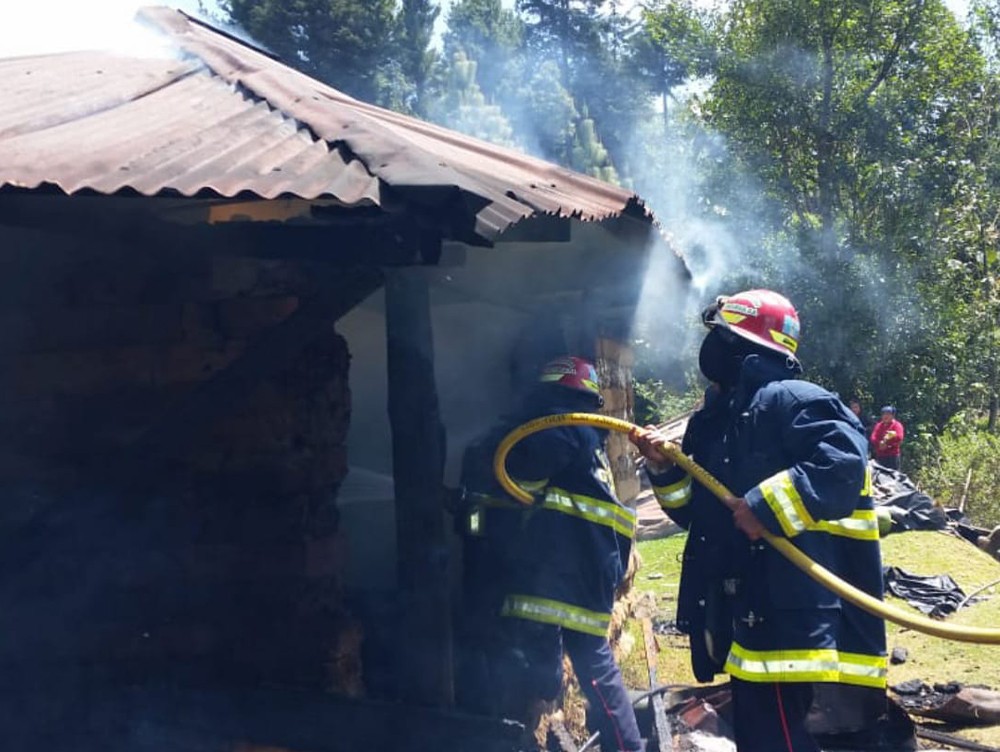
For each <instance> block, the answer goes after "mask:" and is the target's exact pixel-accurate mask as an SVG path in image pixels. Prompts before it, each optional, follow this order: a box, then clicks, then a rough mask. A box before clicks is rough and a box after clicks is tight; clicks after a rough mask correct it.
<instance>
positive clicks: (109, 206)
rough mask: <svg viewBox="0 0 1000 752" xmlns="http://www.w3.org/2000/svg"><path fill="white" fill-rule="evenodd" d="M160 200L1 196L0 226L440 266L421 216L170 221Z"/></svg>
mask: <svg viewBox="0 0 1000 752" xmlns="http://www.w3.org/2000/svg"><path fill="white" fill-rule="evenodd" d="M155 201H156V199H138V198H137V199H132V200H131V201H126V200H124V199H117V200H115V199H107V201H106V202H105V203H98V202H96V201H95V200H94V199H93V198H90V197H76V196H20V195H0V225H7V226H10V227H20V228H27V229H36V230H42V231H44V232H52V233H56V234H62V235H68V236H71V237H86V238H87V239H88V240H89V241H91V242H97V243H103V244H106V245H108V246H109V247H111V248H114V247H116V246H117V247H120V248H122V249H123V250H128V251H132V252H135V251H141V252H142V253H143V254H146V255H154V256H156V255H158V256H163V257H166V258H176V257H178V256H191V255H197V256H204V255H237V256H248V257H251V258H262V259H284V260H290V261H312V262H316V263H322V264H325V265H333V266H338V267H352V266H358V265H369V266H402V265H407V264H415V263H437V262H438V259H439V257H440V252H441V231H440V230H439V229H435V228H433V227H428V226H427V225H426V223H425V222H423V221H422V220H423V219H424V218H422V217H415V216H412V215H389V214H382V219H381V220H380V221H375V220H374V219H373V218H372V216H371V211H370V208H367V207H366V208H364V209H363V210H358V215H357V217H358V221H356V222H353V223H351V222H346V221H345V220H344V219H343V218H340V219H338V222H337V223H336V224H333V225H330V224H324V223H295V222H289V223H282V222H252V221H245V222H226V223H219V224H215V225H209V224H207V223H206V222H201V223H195V224H177V223H173V222H168V221H165V220H164V219H163V218H162V217H161V216H160V215H159V214H158V213H157V212H156V211H155V209H154V208H153V207H154V206H155Z"/></svg>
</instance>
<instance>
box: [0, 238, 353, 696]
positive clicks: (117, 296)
mask: <svg viewBox="0 0 1000 752" xmlns="http://www.w3.org/2000/svg"><path fill="white" fill-rule="evenodd" d="M309 280H310V273H309V270H308V269H305V268H302V267H300V266H298V265H296V264H293V263H287V262H279V261H260V260H252V259H244V258H238V257H233V256H217V257H208V256H205V255H201V256H197V255H193V254H191V255H186V254H178V255H176V256H163V255H159V256H158V255H155V254H146V253H144V249H143V248H142V247H129V246H125V245H121V246H110V247H109V246H107V245H98V244H94V243H90V242H88V241H87V240H86V239H83V238H70V237H68V236H66V235H56V234H50V233H44V232H40V231H28V230H13V229H10V228H4V227H0V352H2V365H0V403H2V404H0V408H2V410H3V415H4V420H3V421H2V426H0V489H3V493H4V495H5V504H3V505H0V506H3V509H2V510H0V541H2V543H3V546H0V549H2V550H3V553H2V554H0V557H4V561H3V562H0V564H2V566H0V572H3V577H2V582H0V614H2V616H0V622H2V623H0V631H3V632H4V633H5V634H7V635H13V636H14V638H13V639H11V640H5V647H4V648H0V664H2V665H3V666H4V667H7V668H10V669H11V672H8V674H7V675H8V676H10V675H17V674H18V673H19V672H20V675H22V676H28V675H29V674H34V675H37V674H38V672H39V670H40V669H39V666H40V665H41V663H46V664H47V665H49V666H50V668H51V669H52V670H53V671H55V672H57V674H58V671H59V670H60V669H59V667H60V666H61V667H63V668H67V670H68V671H69V668H68V667H72V670H71V672H70V673H72V676H70V674H65V675H62V678H63V679H64V680H65V682H64V686H65V687H66V689H65V691H66V692H67V693H69V694H72V693H74V692H75V693H77V694H78V693H79V692H80V691H83V690H82V688H81V686H80V685H79V683H81V682H82V683H84V684H87V683H90V682H94V681H100V682H106V681H116V680H119V679H120V680H127V681H145V680H149V681H182V682H195V683H213V682H217V683H223V682H229V681H239V682H270V683H288V684H295V685H298V686H310V687H324V688H326V689H331V690H334V691H339V692H343V693H348V694H357V693H359V692H360V691H361V684H360V681H361V680H360V666H359V663H358V661H359V658H358V656H359V652H360V651H359V646H358V643H359V640H360V635H359V632H358V629H357V627H356V625H355V623H354V621H353V620H352V619H351V618H350V617H349V615H348V614H347V612H346V610H345V609H344V607H343V604H342V602H341V597H340V592H339V586H338V571H339V569H340V568H341V564H340V560H339V557H340V555H341V553H340V552H341V546H340V545H339V544H338V541H337V514H336V505H335V503H334V499H335V495H336V489H337V486H338V485H339V483H340V482H341V481H342V479H343V478H344V477H345V475H346V471H347V461H346V435H347V428H348V425H349V421H350V391H349V385H348V368H349V354H348V351H347V346H346V343H345V341H344V340H343V338H341V337H340V336H339V335H338V334H336V332H335V331H334V328H333V327H332V326H331V327H330V328H329V330H328V331H326V332H325V333H323V334H322V335H321V336H318V337H317V338H316V339H315V340H314V341H312V342H311V344H309V345H308V346H307V347H305V348H304V349H303V350H302V351H301V352H300V353H299V354H298V355H297V356H296V357H294V358H293V359H291V360H290V361H289V362H287V363H283V364H281V365H280V367H279V368H277V369H276V370H275V371H274V372H273V373H271V374H269V375H268V376H267V377H266V378H263V379H262V380H261V381H260V383H257V384H256V385H255V386H254V388H253V389H252V390H251V391H250V395H249V397H247V398H246V399H244V400H243V401H242V402H241V403H239V404H238V405H235V406H233V409H231V410H229V411H228V412H226V413H224V414H222V415H220V416H218V417H216V418H214V419H213V420H211V421H210V422H208V424H207V425H206V426H205V427H202V428H200V429H199V430H198V431H196V432H195V433H194V434H193V435H192V436H190V437H186V438H185V440H184V441H183V442H182V443H181V444H180V445H177V446H171V447H169V448H168V450H167V451H164V452H162V456H159V457H156V458H153V459H154V460H155V461H152V462H149V463H148V464H144V465H142V466H141V472H136V471H134V470H135V468H133V467H129V465H130V463H131V462H132V460H133V459H134V458H133V457H132V455H130V453H129V451H130V447H131V446H133V445H134V444H135V442H136V441H138V440H139V439H140V438H141V437H142V436H143V435H144V432H145V431H146V430H147V429H148V428H149V427H150V426H151V425H155V424H156V422H157V421H158V420H160V419H161V418H162V416H163V415H165V414H167V413H169V411H171V410H174V409H176V408H177V406H179V405H181V404H182V403H183V400H184V399H185V397H186V395H189V394H191V393H192V392H193V391H194V390H195V389H196V388H197V387H198V386H199V384H201V383H203V382H205V381H206V380H208V379H211V378H212V377H213V376H214V375H216V374H217V373H219V372H220V371H221V370H222V369H225V368H226V367H227V366H229V365H231V364H232V363H234V362H235V361H236V360H237V359H238V358H239V357H240V355H241V354H242V353H243V352H244V349H245V348H246V346H247V343H248V342H251V341H252V340H253V339H254V338H255V337H256V336H258V335H259V334H260V333H261V332H263V331H265V330H267V329H268V328H269V327H272V326H274V325H276V324H277V323H278V322H280V321H282V320H283V319H285V318H286V317H287V316H288V315H289V314H290V313H291V312H293V311H294V310H296V308H297V307H298V305H299V304H300V299H301V296H302V295H304V294H309V293H310V292H311V288H310V282H309ZM36 683H39V684H42V683H43V682H36ZM45 691H51V689H50V688H48V689H46V690H45ZM39 692H42V689H41V688H39ZM29 694H30V693H29ZM25 701H26V702H27V701H28V700H25ZM53 706H54V705H53ZM12 712H16V711H12Z"/></svg>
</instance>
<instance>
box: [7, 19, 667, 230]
mask: <svg viewBox="0 0 1000 752" xmlns="http://www.w3.org/2000/svg"><path fill="white" fill-rule="evenodd" d="M139 17H140V19H141V20H143V21H144V22H146V23H147V24H150V25H152V26H153V27H154V28H156V29H158V30H159V31H161V32H162V33H163V34H165V35H166V36H167V37H168V38H169V39H170V40H171V41H172V42H173V44H174V45H176V47H177V49H178V50H179V51H180V52H179V54H178V57H177V58H176V59H140V58H131V57H128V58H126V57H121V56H116V55H112V54H109V53H95V52H81V53H70V54H64V55H47V56H38V57H25V58H14V59H9V60H0V101H3V102H4V107H3V110H2V111H0V186H3V185H10V186H15V187H21V188H36V187H38V186H41V185H43V184H52V185H56V186H58V187H59V188H61V189H62V190H63V191H65V192H66V193H70V194H72V193H75V192H78V191H82V190H86V189H89V190H93V191H96V192H98V193H104V194H111V193H117V192H130V191H131V192H138V193H140V194H143V195H147V196H154V195H158V194H165V193H166V194H170V193H175V192H176V193H180V194H182V195H185V196H192V195H195V194H202V195H204V194H205V193H211V194H217V195H220V196H225V197H231V196H235V195H237V194H247V193H250V194H254V195H257V196H260V197H263V198H274V197H277V196H297V197H300V198H304V199H320V198H324V199H335V200H337V201H340V202H342V203H343V204H346V205H350V206H353V205H358V204H368V205H378V206H381V205H382V204H383V199H384V197H385V192H386V188H387V187H389V188H391V190H393V191H397V192H399V193H400V195H402V196H404V197H407V196H409V197H410V198H411V199H412V200H415V201H418V202H429V203H436V204H443V205H445V206H446V207H447V208H448V209H450V210H453V211H458V212H463V213H465V214H468V215H471V216H469V217H467V222H466V223H467V224H469V225H470V226H471V227H472V228H473V229H474V232H475V233H476V234H477V235H478V236H480V237H482V238H485V239H487V240H492V239H494V238H495V237H496V236H497V235H498V234H499V233H501V232H503V230H505V229H506V228H507V227H509V226H510V225H512V224H514V223H516V222H518V221H520V220H521V219H524V218H526V217H530V216H534V215H538V214H547V215H556V216H562V217H576V218H580V219H583V220H601V219H606V218H610V217H615V216H619V215H621V214H623V213H627V214H630V215H632V216H637V217H644V218H648V217H649V215H648V213H647V212H646V211H645V209H644V208H643V206H642V204H641V202H640V201H639V199H638V197H637V196H636V195H635V194H633V193H631V192H629V191H626V190H623V189H621V188H618V187H616V186H612V185H609V184H607V183H604V182H601V181H599V180H596V179H593V178H590V177H587V176H585V175H581V174H579V173H575V172H572V171H570V170H566V169H563V168H561V167H557V166H556V165H553V164H550V163H548V162H544V161H542V160H539V159H535V158H533V157H530V156H527V155H525V154H523V153H521V152H518V151H515V150H512V149H506V148H502V147H499V146H495V145H492V144H489V143H486V142H484V141H480V140H478V139H475V138H471V137H469V136H464V135H462V134H459V133H456V132H454V131H450V130H447V129H446V128H441V127H439V126H436V125H432V124H430V123H426V122H423V121H421V120H418V119H416V118H412V117H407V116H405V115H400V114H398V113H395V112H392V111H389V110H385V109H382V108H380V107H376V106H374V105H370V104H366V103H364V102H361V101H359V100H356V99H353V98H351V97H349V96H347V95H345V94H343V93H341V92H339V91H337V90H336V89H333V88H331V87H329V86H327V85H325V84H323V83H321V82H319V81H316V80H315V79H312V78H309V77H308V76H306V75H304V74H302V73H299V72H298V71H296V70H294V69H292V68H289V67H288V66H286V65H284V64H282V63H280V62H278V61H275V60H273V59H272V58H270V57H268V56H267V55H265V54H262V53H261V52H259V51H257V50H255V49H253V48H251V47H249V46H247V45H245V44H243V43H241V42H239V41H237V40H235V39H232V38H231V37H229V36H227V35H225V34H223V33H220V32H218V31H216V30H214V29H212V28H211V27H208V26H206V25H204V24H202V23H200V22H198V21H195V20H194V19H192V18H190V17H189V16H187V15H185V14H184V13H182V12H180V11H176V10H172V9H168V8H145V9H143V10H142V11H140V14H139ZM428 189H430V190H428Z"/></svg>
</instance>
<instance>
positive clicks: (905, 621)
mask: <svg viewBox="0 0 1000 752" xmlns="http://www.w3.org/2000/svg"><path fill="white" fill-rule="evenodd" d="M560 426H593V427H594V428H603V429H605V430H608V431H617V432H619V433H624V434H628V433H629V432H630V431H632V429H634V428H636V427H637V426H635V425H633V424H632V423H629V422H628V421H627V420H620V419H618V418H611V417H609V416H607V415H596V414H593V413H565V414H562V415H548V416H545V417H544V418H537V419H536V420H532V421H529V422H528V423H525V424H524V425H522V426H519V427H518V428H515V429H514V430H513V431H511V432H510V433H509V434H507V436H505V437H504V439H503V441H501V442H500V446H498V447H497V451H496V454H495V455H494V456H493V472H494V473H495V474H496V477H497V480H498V481H500V485H502V486H503V487H504V489H505V490H506V491H507V493H509V494H510V495H511V496H513V497H514V498H515V499H517V500H518V501H521V502H523V503H525V504H531V503H532V502H533V501H534V499H533V498H532V496H531V494H529V493H527V492H526V491H524V490H523V489H522V488H520V487H519V486H518V485H517V484H516V483H514V481H513V480H511V477H510V475H508V474H507V455H508V454H509V453H510V450H511V449H512V448H513V447H514V445H515V444H517V443H518V442H519V441H521V439H523V438H525V437H526V436H530V435H531V434H533V433H538V432H539V431H544V430H545V429H547V428H557V427H560ZM660 449H661V451H662V452H663V454H664V456H665V457H666V458H667V459H669V460H671V461H672V462H674V463H675V464H677V465H679V466H680V467H682V468H683V469H684V470H686V471H687V472H688V473H690V475H691V477H693V478H694V479H695V480H697V481H698V482H699V483H701V484H702V485H703V486H705V488H707V489H708V490H709V491H711V492H712V494H713V495H715V496H717V497H718V498H719V500H720V501H723V503H725V500H726V499H728V498H732V497H733V494H732V493H730V492H729V489H727V488H726V487H725V486H724V485H722V484H721V483H720V482H719V481H718V480H716V479H715V478H713V477H712V476H711V475H710V474H709V473H708V471H707V470H705V468H703V467H701V466H700V465H698V464H697V463H696V462H695V461H694V460H692V459H691V458H689V457H687V456H686V455H685V454H684V453H683V452H681V450H680V447H678V446H676V445H675V444H671V443H669V442H668V443H666V444H664V445H662V446H661V447H660ZM764 540H766V541H767V542H768V543H770V544H771V546H773V547H774V548H775V549H777V551H778V553H780V554H781V555H782V556H784V557H785V558H787V559H788V560H789V561H791V562H792V563H793V564H794V565H795V566H797V567H798V568H799V569H801V570H802V571H803V572H805V573H806V574H807V575H809V576H810V577H812V578H813V579H814V580H816V582H818V583H819V584H821V585H823V586H824V587H826V588H829V589H830V590H832V591H833V592H834V593H836V594H837V595H839V596H840V597H841V598H843V599H844V600H846V601H850V602H851V603H853V604H854V605H855V606H858V607H859V608H862V609H864V610H865V611H867V612H868V613H870V614H873V615H875V616H878V617H881V618H883V619H886V620H888V621H891V622H895V623H896V624H899V625H900V626H903V627H909V628H910V629H915V630H917V631H918V632H924V633H925V634H929V635H933V636H935V637H943V638H945V639H947V640H958V641H960V642H976V643H981V644H987V645H998V644H1000V629H986V628H983V627H969V626H964V625H961V624H945V623H943V622H939V621H935V620H933V619H928V618H927V617H925V616H920V615H918V614H913V613H910V612H908V611H904V610H903V609H901V608H897V607H895V606H892V605H890V604H888V603H885V602H884V601H881V600H879V599H878V598H874V597H872V596H871V595H869V594H868V593H866V592H864V591H863V590H859V589H858V588H856V587H854V586H853V585H851V584H849V583H847V582H844V580H842V579H840V578H839V577H837V576H836V575H835V574H833V572H831V571H830V570H828V569H826V568H825V567H822V566H820V565H819V564H817V563H816V562H814V561H813V560H812V559H810V558H809V557H808V556H806V555H805V554H804V553H802V552H801V551H800V550H799V549H798V548H796V547H795V546H794V545H793V544H792V542H791V541H790V540H788V539H787V538H781V537H779V536H776V535H773V534H771V533H770V532H765V534H764Z"/></svg>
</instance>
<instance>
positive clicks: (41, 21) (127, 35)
mask: <svg viewBox="0 0 1000 752" xmlns="http://www.w3.org/2000/svg"><path fill="white" fill-rule="evenodd" d="M149 4H150V2H149V0H99V1H98V2H81V0H41V1H40V2H20V3H17V4H14V3H13V2H11V3H10V4H9V5H10V6H12V7H6V8H5V9H4V11H3V16H4V18H3V23H0V57H20V56H25V55H44V54H54V53H60V52H74V51H79V50H103V51H108V52H115V53H121V54H126V55H131V56H138V57H172V56H174V55H175V54H176V52H175V51H174V50H173V49H172V48H171V46H170V45H169V44H168V43H167V42H166V41H165V39H164V37H163V36H162V35H160V34H157V33H156V32H155V31H153V30H151V29H148V28H146V27H144V26H143V25H142V24H139V23H137V22H136V21H135V14H136V11H138V9H139V8H141V7H143V6H144V5H149ZM160 4H162V5H169V6H171V7H174V8H178V9H180V10H183V11H184V12H186V13H189V14H191V15H194V16H199V15H204V14H203V13H202V6H204V10H205V11H207V12H208V13H214V12H216V11H218V7H217V5H216V3H215V0H205V1H204V2H199V0H166V1H165V2H162V3H160Z"/></svg>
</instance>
